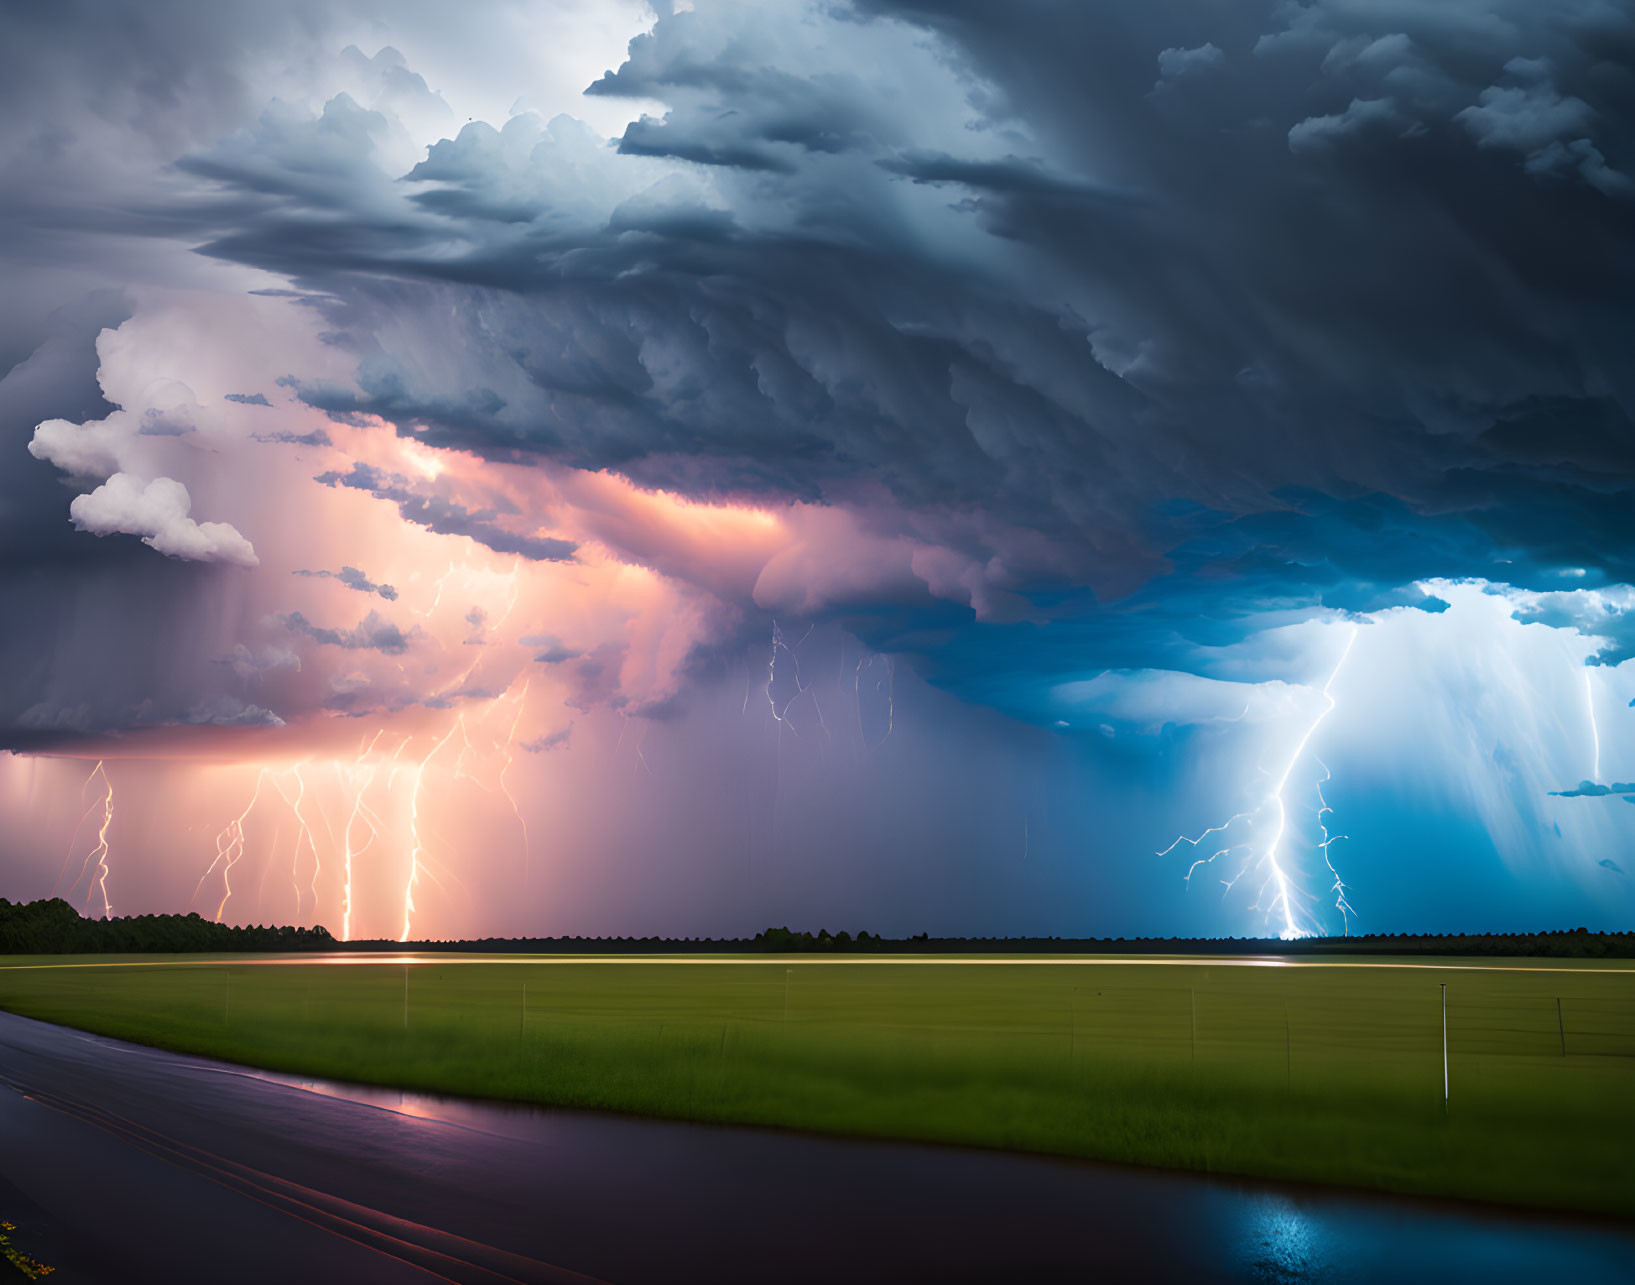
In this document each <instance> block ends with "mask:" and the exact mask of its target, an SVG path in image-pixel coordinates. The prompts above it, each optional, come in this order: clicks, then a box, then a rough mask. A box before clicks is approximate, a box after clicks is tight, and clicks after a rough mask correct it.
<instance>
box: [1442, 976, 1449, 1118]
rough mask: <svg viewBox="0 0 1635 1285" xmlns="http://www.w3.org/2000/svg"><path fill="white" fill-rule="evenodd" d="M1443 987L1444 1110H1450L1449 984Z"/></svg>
mask: <svg viewBox="0 0 1635 1285" xmlns="http://www.w3.org/2000/svg"><path fill="white" fill-rule="evenodd" d="M1441 986H1442V1110H1443V1111H1446V1110H1447V1109H1448V984H1447V983H1446V982H1443V983H1441Z"/></svg>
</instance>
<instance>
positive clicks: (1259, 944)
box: [0, 897, 1635, 959]
mask: <svg viewBox="0 0 1635 1285" xmlns="http://www.w3.org/2000/svg"><path fill="white" fill-rule="evenodd" d="M405 949H418V950H459V951H473V952H485V953H501V952H504V953H517V954H610V955H611V954H619V955H632V954H635V955H639V954H654V955H660V954H663V955H685V954H716V953H722V954H725V953H743V954H846V953H857V954H870V955H892V954H905V955H907V954H916V955H928V954H929V955H935V954H972V955H980V954H995V955H999V954H1085V955H1109V954H1115V955H1116V954H1127V955H1520V956H1541V957H1549V958H1558V959H1630V958H1635V933H1629V932H1623V933H1599V932H1597V933H1592V932H1590V931H1589V930H1588V929H1587V928H1573V929H1567V930H1563V931H1557V932H1537V933H1371V934H1368V935H1366V936H1360V937H1306V938H1302V939H1300V940H1298V941H1281V940H1279V939H1277V938H1275V937H1274V938H1264V937H1216V938H1203V937H932V936H930V935H929V934H927V933H920V934H919V935H918V936H914V937H881V936H878V935H876V934H874V933H869V932H860V933H858V934H856V935H855V936H853V935H852V934H851V933H847V932H839V933H830V932H829V931H828V930H827V929H819V930H818V931H817V932H815V933H813V932H804V931H801V932H797V931H793V930H791V929H789V928H787V927H783V928H768V929H765V930H764V931H762V932H759V933H756V934H755V936H753V937H484V938H481V939H477V940H468V941H413V942H401V941H392V940H385V939H382V940H371V941H336V940H335V939H334V938H333V937H331V936H330V935H329V930H328V929H326V928H323V927H314V928H294V927H288V926H266V927H263V926H261V925H259V924H258V925H255V926H253V927H252V926H246V927H238V928H235V927H231V926H229V925H227V924H218V923H214V922H212V921H211V920H208V919H204V918H201V917H200V916H199V915H197V914H189V915H126V916H123V917H120V918H115V919H86V918H85V917H84V916H82V915H80V914H79V913H78V912H77V911H76V910H75V909H74V908H73V907H72V906H70V905H69V904H68V903H67V902H66V901H64V900H62V899H61V898H60V897H52V898H50V899H48V900H41V901H33V902H18V903H13V902H10V901H7V900H6V899H5V898H4V897H0V954H13V955H60V954H76V955H78V954H85V955H94V954H110V953H128V954H171V953H183V952H189V951H268V952H270V951H286V950H290V951H298V950H327V951H354V952H358V953H361V954H367V953H370V952H375V951H401V950H405Z"/></svg>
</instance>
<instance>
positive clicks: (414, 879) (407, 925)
mask: <svg viewBox="0 0 1635 1285" xmlns="http://www.w3.org/2000/svg"><path fill="white" fill-rule="evenodd" d="M456 731H458V732H459V733H460V734H461V735H462V736H464V735H465V715H464V714H462V715H460V716H459V717H458V718H456V719H455V720H454V726H452V727H450V728H449V729H448V731H446V732H444V733H443V739H442V740H440V741H438V742H437V744H436V745H434V746H432V748H431V752H430V753H428V754H427V755H426V757H425V758H423V759H421V760H420V762H419V763H418V764H417V765H416V766H415V770H414V789H413V790H412V791H411V792H410V794H409V878H408V880H407V882H405V883H404V885H403V932H402V933H401V934H400V935H399V937H398V940H399V941H408V940H409V933H410V931H411V926H412V923H413V919H414V888H415V884H417V883H418V882H419V881H420V870H421V865H422V859H423V858H424V857H425V854H426V849H425V842H424V841H423V840H422V838H421V836H420V791H421V788H422V786H423V785H424V784H425V779H426V765H427V764H428V763H430V762H431V761H432V760H433V759H434V758H436V757H437V754H438V751H440V750H441V749H442V748H443V746H445V745H447V744H448V743H449V741H450V740H452V739H453V737H454V733H455V732H456Z"/></svg>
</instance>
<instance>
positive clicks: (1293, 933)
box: [1158, 625, 1357, 940]
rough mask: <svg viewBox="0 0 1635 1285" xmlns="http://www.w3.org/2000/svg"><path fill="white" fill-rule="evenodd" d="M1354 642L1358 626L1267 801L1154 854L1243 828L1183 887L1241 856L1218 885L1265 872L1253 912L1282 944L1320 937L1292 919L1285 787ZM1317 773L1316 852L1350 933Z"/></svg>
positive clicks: (1327, 709) (1325, 777)
mask: <svg viewBox="0 0 1635 1285" xmlns="http://www.w3.org/2000/svg"><path fill="white" fill-rule="evenodd" d="M1356 641H1357V626H1355V625H1353V626H1352V628H1351V632H1350V633H1349V634H1348V635H1347V637H1346V642H1345V647H1344V648H1343V649H1342V650H1341V652H1340V658H1339V660H1338V661H1336V662H1335V665H1334V668H1333V670H1332V671H1330V673H1329V676H1328V681H1327V682H1325V683H1324V684H1323V686H1322V688H1321V689H1320V691H1319V694H1320V695H1321V696H1322V698H1323V705H1322V708H1321V709H1319V710H1318V711H1317V714H1316V715H1315V717H1313V718H1312V720H1311V721H1310V722H1309V723H1308V724H1307V725H1306V729H1305V731H1304V733H1303V734H1302V735H1301V736H1300V738H1299V740H1297V741H1296V742H1295V744H1294V747H1293V749H1292V750H1291V751H1290V753H1289V756H1288V758H1287V760H1286V761H1285V762H1284V764H1283V770H1282V772H1280V773H1279V774H1278V776H1277V777H1276V779H1275V781H1274V782H1273V784H1272V787H1271V789H1270V790H1269V791H1267V793H1266V796H1265V797H1264V798H1263V799H1262V800H1261V801H1260V802H1259V803H1258V804H1257V805H1256V806H1255V807H1254V808H1252V809H1250V810H1249V811H1247V812H1239V813H1237V814H1236V815H1234V816H1232V817H1229V818H1227V819H1226V820H1225V821H1223V822H1221V823H1220V824H1219V825H1213V826H1210V827H1209V828H1208V829H1207V830H1204V831H1203V832H1202V833H1200V834H1198V835H1197V836H1195V837H1189V836H1187V835H1181V836H1180V837H1178V838H1177V839H1175V841H1174V842H1172V843H1171V844H1170V845H1169V847H1167V848H1165V849H1163V851H1161V852H1160V853H1159V854H1158V855H1159V856H1161V857H1163V856H1168V855H1169V854H1170V853H1171V852H1173V851H1175V849H1176V848H1178V847H1179V846H1180V845H1182V844H1183V843H1184V844H1186V845H1188V846H1189V847H1191V848H1194V849H1196V848H1197V847H1198V845H1199V844H1201V843H1203V842H1204V840H1205V839H1207V838H1208V837H1209V836H1210V835H1212V834H1216V835H1222V836H1223V837H1228V838H1229V837H1231V834H1230V832H1231V831H1232V827H1234V826H1236V825H1238V824H1239V823H1240V822H1242V823H1245V825H1246V826H1247V828H1248V830H1249V833H1248V834H1247V835H1246V836H1245V837H1244V838H1242V839H1240V840H1237V841H1236V842H1231V843H1223V844H1222V846H1221V847H1220V848H1218V849H1217V850H1216V851H1214V852H1212V853H1210V855H1208V856H1207V857H1201V858H1199V859H1198V860H1196V861H1194V862H1193V863H1192V865H1191V866H1190V867H1189V868H1188V870H1187V873H1186V876H1185V882H1186V883H1187V884H1188V885H1189V886H1190V884H1191V880H1192V876H1193V874H1195V873H1196V872H1197V871H1198V869H1199V868H1200V867H1203V866H1206V865H1210V864H1212V863H1214V862H1215V861H1216V860H1217V859H1218V858H1220V857H1224V856H1226V855H1228V854H1229V853H1234V852H1242V853H1243V854H1244V859H1243V862H1242V864H1241V865H1240V866H1239V867H1238V871H1237V873H1236V874H1234V875H1233V876H1232V878H1231V879H1226V880H1222V883H1223V884H1224V885H1225V887H1226V889H1227V891H1228V892H1230V891H1231V889H1232V888H1233V887H1234V886H1236V884H1237V882H1238V880H1240V879H1241V878H1243V876H1244V875H1245V874H1247V873H1248V872H1249V871H1250V870H1251V869H1255V868H1257V867H1258V868H1259V869H1260V870H1261V871H1262V872H1264V873H1265V876H1266V877H1265V879H1264V880H1263V881H1262V882H1261V885H1260V890H1259V892H1258V893H1257V894H1256V897H1255V905H1254V907H1253V909H1257V910H1261V911H1263V912H1264V913H1265V915H1266V919H1267V921H1268V923H1270V922H1271V921H1272V919H1273V917H1274V916H1275V917H1277V918H1279V919H1281V921H1282V926H1281V928H1280V929H1279V931H1278V935H1279V936H1280V937H1282V938H1284V939H1285V940H1287V939H1290V938H1294V937H1306V936H1310V935H1311V934H1312V933H1313V932H1317V933H1321V932H1322V931H1323V928H1322V924H1321V922H1320V921H1319V920H1318V919H1317V918H1316V917H1315V916H1314V915H1312V914H1311V913H1310V912H1309V911H1305V910H1300V911H1299V912H1298V913H1299V916H1300V917H1299V918H1297V908H1296V905H1295V898H1296V897H1297V896H1304V895H1305V894H1302V893H1301V892H1300V890H1299V889H1298V888H1297V887H1296V886H1295V884H1294V881H1293V879H1292V878H1291V876H1290V874H1289V871H1288V869H1287V868H1286V867H1285V864H1284V856H1283V848H1284V842H1285V839H1286V837H1287V834H1288V829H1289V809H1288V803H1287V800H1286V798H1285V795H1286V793H1287V791H1288V787H1289V778H1290V777H1291V776H1292V775H1293V774H1294V770H1295V768H1296V767H1298V766H1299V764H1300V762H1301V760H1302V759H1304V758H1305V757H1306V751H1307V748H1308V747H1309V746H1310V744H1311V740H1312V737H1313V736H1314V735H1316V732H1317V729H1318V728H1319V727H1320V726H1321V725H1322V723H1323V720H1324V719H1326V718H1327V717H1328V716H1329V714H1331V713H1332V712H1333V710H1334V704H1335V702H1334V696H1333V692H1332V688H1333V686H1334V681H1335V679H1337V678H1338V677H1339V676H1340V671H1341V670H1342V669H1343V668H1344V667H1345V663H1346V661H1347V660H1348V659H1349V658H1350V656H1351V648H1352V647H1353V645H1354V644H1355V643H1356ZM1318 767H1319V769H1320V770H1321V771H1322V776H1321V777H1320V778H1319V779H1318V781H1317V825H1318V827H1319V829H1320V830H1321V831H1322V836H1323V837H1322V840H1321V841H1320V842H1319V843H1318V844H1317V845H1316V846H1317V850H1318V851H1319V852H1320V853H1321V854H1322V857H1323V863H1324V865H1325V866H1327V868H1328V871H1329V873H1330V875H1332V876H1333V880H1334V882H1333V884H1332V886H1331V887H1330V889H1329V891H1330V892H1332V893H1333V895H1334V905H1335V908H1336V909H1338V910H1339V912H1340V916H1341V920H1342V923H1343V924H1344V931H1345V932H1347V933H1349V932H1350V929H1351V916H1352V915H1353V914H1355V913H1356V912H1355V910H1354V909H1353V908H1352V905H1351V903H1350V902H1349V901H1348V900H1347V899H1346V895H1345V893H1346V885H1345V881H1344V880H1343V879H1341V878H1340V874H1339V871H1338V870H1337V869H1336V868H1335V866H1334V861H1333V857H1332V853H1331V851H1330V849H1331V847H1332V845H1334V844H1335V843H1338V842H1339V841H1340V840H1341V839H1343V838H1344V837H1345V836H1344V835H1331V834H1330V833H1329V829H1328V823H1327V820H1326V818H1327V817H1328V816H1329V815H1330V814H1331V813H1332V812H1333V809H1332V808H1331V807H1329V805H1328V801H1327V799H1326V798H1324V796H1323V786H1324V785H1325V784H1326V783H1327V782H1328V781H1329V780H1330V779H1331V775H1330V773H1329V770H1328V768H1327V767H1326V766H1325V765H1324V764H1323V763H1322V762H1321V760H1319V761H1318ZM1263 827H1264V828H1269V829H1270V834H1269V836H1268V837H1267V838H1266V839H1265V840H1264V841H1263V842H1262V841H1260V840H1259V839H1258V838H1257V831H1258V830H1260V829H1261V828H1263ZM1268 891H1269V892H1271V894H1272V895H1271V899H1270V900H1269V901H1265V902H1264V904H1262V901H1263V899H1264V898H1265V897H1266V894H1267V893H1268ZM1302 918H1303V919H1305V920H1306V921H1307V922H1308V923H1309V925H1310V926H1309V927H1307V926H1305V925H1304V924H1302V923H1301V922H1300V920H1301V919H1302Z"/></svg>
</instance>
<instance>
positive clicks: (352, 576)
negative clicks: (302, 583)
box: [295, 567, 397, 602]
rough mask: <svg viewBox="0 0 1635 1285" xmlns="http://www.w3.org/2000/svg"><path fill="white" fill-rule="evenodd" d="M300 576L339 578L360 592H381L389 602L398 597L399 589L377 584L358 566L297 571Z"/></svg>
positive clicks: (325, 578) (348, 586)
mask: <svg viewBox="0 0 1635 1285" xmlns="http://www.w3.org/2000/svg"><path fill="white" fill-rule="evenodd" d="M295 574H296V575H298V576H311V577H315V578H318V579H323V580H339V581H340V582H341V583H342V584H343V585H345V586H346V587H347V588H348V589H356V590H357V591H358V592H359V593H374V594H379V595H380V596H381V597H382V598H385V599H386V600H387V601H388V602H391V601H392V600H394V599H395V598H396V597H397V590H396V589H395V588H393V587H392V586H391V585H389V584H376V583H375V582H374V581H373V580H371V579H370V578H369V577H368V576H366V575H365V574H364V573H363V572H361V571H359V570H358V569H357V568H356V567H342V568H341V569H340V570H339V571H305V570H302V571H296V572H295Z"/></svg>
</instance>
